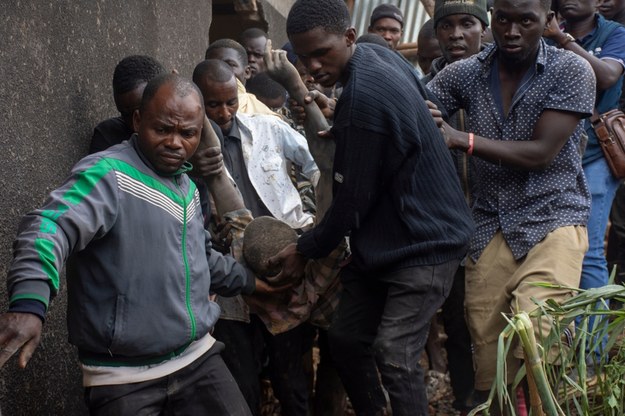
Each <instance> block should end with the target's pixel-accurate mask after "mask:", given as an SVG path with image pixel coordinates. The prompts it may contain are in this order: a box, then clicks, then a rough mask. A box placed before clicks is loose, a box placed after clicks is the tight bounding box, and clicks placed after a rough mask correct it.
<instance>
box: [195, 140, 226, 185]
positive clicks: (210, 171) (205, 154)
mask: <svg viewBox="0 0 625 416" xmlns="http://www.w3.org/2000/svg"><path fill="white" fill-rule="evenodd" d="M223 159H224V158H223V155H222V154H221V148H219V147H207V148H205V149H198V150H197V151H196V152H195V154H194V155H193V156H192V157H191V160H190V161H191V164H192V165H193V172H192V174H193V175H194V176H199V177H202V178H206V177H208V176H214V175H218V174H220V173H221V172H222V171H223V168H224V162H223Z"/></svg>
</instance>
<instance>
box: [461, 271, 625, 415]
mask: <svg viewBox="0 0 625 416" xmlns="http://www.w3.org/2000/svg"><path fill="white" fill-rule="evenodd" d="M537 285H539V286H543V287H546V288H558V289H563V290H570V291H572V292H574V293H576V295H575V296H573V297H571V298H569V299H568V300H566V301H565V302H562V303H560V304H559V303H557V302H555V301H553V300H548V301H546V302H538V301H536V300H534V301H535V303H536V304H537V309H536V310H534V311H533V312H532V313H530V314H527V313H525V312H522V313H519V314H516V315H514V316H511V317H508V316H506V317H505V318H506V319H507V320H508V326H507V327H506V328H505V329H504V331H502V333H501V334H500V336H499V344H498V353H497V375H496V379H495V382H494V383H493V386H492V388H491V392H490V395H489V398H488V400H487V401H486V402H485V403H483V404H482V405H481V406H478V407H477V408H475V409H473V411H472V412H471V413H469V415H489V414H490V410H491V409H493V408H498V409H500V410H501V411H503V413H504V414H507V415H511V416H514V415H516V414H517V412H516V403H515V400H514V399H515V397H514V395H513V394H511V393H510V391H516V388H517V387H518V386H519V385H520V383H521V382H522V381H523V380H527V381H528V386H529V393H530V398H531V400H530V406H531V413H530V414H531V415H534V416H536V415H543V414H544V415H549V416H569V415H615V416H616V415H623V414H625V346H624V343H623V341H622V340H623V334H624V332H625V309H623V308H622V307H619V308H613V309H610V307H609V303H610V302H612V303H613V304H618V305H621V304H623V303H625V287H624V286H622V285H615V284H609V285H607V286H604V287H602V288H596V289H589V290H582V289H578V288H570V287H562V286H556V285H552V284H543V283H539V284H537ZM542 319H548V320H550V322H552V329H551V332H550V333H549V334H542V333H540V331H539V334H538V335H539V339H541V340H543V341H542V342H540V343H539V342H537V340H536V337H535V332H534V325H535V324H536V323H539V322H540V321H541V320H542ZM576 321H577V326H576V329H575V331H574V336H572V337H571V336H570V334H572V333H573V331H570V329H571V328H572V327H573V326H574V325H575V322H576ZM539 328H540V326H539ZM567 335H568V336H567ZM517 341H518V342H520V344H521V345H522V347H523V351H524V353H525V358H526V359H525V361H524V364H523V365H522V366H521V368H520V370H519V371H518V373H517V374H516V376H515V377H514V380H508V379H507V375H506V374H507V367H506V357H507V356H508V353H509V352H510V349H511V348H512V346H513V345H515V343H516V342H517ZM587 351H597V353H594V352H593V353H587ZM548 358H549V359H548ZM526 376H527V377H526Z"/></svg>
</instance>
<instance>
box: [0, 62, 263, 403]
mask: <svg viewBox="0 0 625 416" xmlns="http://www.w3.org/2000/svg"><path fill="white" fill-rule="evenodd" d="M202 103H203V99H202V95H201V93H200V91H199V90H198V89H197V87H196V86H195V85H194V84H193V83H191V82H190V81H187V80H185V79H183V78H181V77H179V76H177V75H171V74H170V75H164V76H160V77H158V78H155V79H154V80H152V81H151V82H150V83H149V84H148V86H147V87H146V89H145V92H144V96H143V100H142V103H141V107H140V109H139V110H138V111H137V112H135V114H134V125H135V130H136V131H137V134H135V135H133V136H132V137H131V139H130V140H128V141H125V142H123V143H122V144H119V145H116V146H114V147H112V148H110V149H109V150H106V151H104V152H100V153H96V154H93V155H90V156H87V157H86V158H84V159H82V160H81V161H80V162H78V164H77V165H76V166H75V167H74V168H73V170H72V173H71V176H70V178H69V179H68V180H67V181H66V182H65V183H64V184H63V185H62V186H61V187H60V188H58V189H57V190H55V191H53V192H52V194H51V195H50V197H49V199H48V201H47V202H46V203H45V205H44V206H43V207H42V208H41V209H39V210H35V211H33V212H31V213H29V214H28V215H26V216H25V217H24V219H23V221H22V223H21V224H20V227H19V230H18V236H17V238H16V241H15V243H14V260H13V262H12V264H11V266H10V268H9V273H8V289H9V296H10V307H9V311H8V312H7V313H5V314H3V315H1V316H0V366H2V365H3V364H4V363H5V362H6V360H7V359H8V358H9V357H10V356H11V355H13V353H15V352H17V351H18V350H20V349H21V352H20V357H19V364H20V366H22V367H24V366H25V365H26V363H27V362H28V360H29V359H30V357H31V355H32V353H33V351H34V350H35V348H36V346H37V345H38V343H39V340H40V337H41V329H42V322H43V321H44V317H45V312H46V310H47V309H48V305H49V302H50V300H51V299H52V298H54V296H55V295H56V294H57V293H58V290H59V285H60V278H59V277H60V272H61V269H62V268H63V265H64V264H65V262H66V260H68V259H69V262H68V268H67V270H68V277H67V289H68V310H67V323H68V329H69V340H70V342H71V343H72V344H74V345H75V346H76V347H77V348H78V351H79V357H80V361H81V366H82V370H83V384H84V386H85V388H86V394H85V397H86V402H87V405H88V406H89V410H90V413H91V414H97V415H104V414H107V415H108V414H120V415H123V414H135V413H138V410H139V409H143V410H145V409H152V410H153V411H154V413H155V414H160V413H161V412H165V413H167V411H171V410H172V409H176V414H188V415H193V414H219V415H249V414H250V412H249V409H248V407H247V405H246V403H245V400H244V399H243V397H242V396H241V393H240V391H239V390H238V387H237V386H236V383H235V382H234V380H233V378H232V377H231V375H230V373H229V372H228V370H227V369H226V367H225V365H224V364H223V361H222V360H221V357H220V354H219V352H220V351H221V350H222V349H223V344H221V343H219V342H217V341H215V339H214V338H213V337H212V336H211V335H210V331H211V329H212V327H213V325H214V323H215V321H216V320H217V318H218V316H219V307H218V306H217V305H216V304H215V303H213V302H210V301H209V292H216V293H219V294H220V295H223V296H233V295H236V294H239V293H245V294H249V293H252V292H253V291H254V290H255V280H254V278H253V277H252V275H251V274H250V275H248V273H247V271H246V269H245V268H244V267H243V266H241V265H240V264H238V263H236V262H235V260H234V259H233V258H231V257H226V256H223V255H221V254H220V253H218V252H216V251H214V250H212V248H211V242H210V238H209V235H208V233H207V232H206V231H205V230H204V228H203V218H202V214H201V211H200V203H199V197H198V192H197V189H196V187H195V185H194V184H193V182H191V181H190V180H189V177H188V176H187V175H186V172H187V171H188V170H189V169H190V164H188V163H187V159H188V158H189V157H190V156H191V155H192V154H193V153H194V152H195V150H196V148H197V147H198V144H199V142H200V135H201V134H202V125H203V122H204V108H203V105H202Z"/></svg>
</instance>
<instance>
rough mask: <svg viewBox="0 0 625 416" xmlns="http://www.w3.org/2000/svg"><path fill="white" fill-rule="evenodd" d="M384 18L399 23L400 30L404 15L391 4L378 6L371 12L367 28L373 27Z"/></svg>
mask: <svg viewBox="0 0 625 416" xmlns="http://www.w3.org/2000/svg"><path fill="white" fill-rule="evenodd" d="M384 17H390V18H391V19H395V20H397V21H398V22H399V24H400V25H401V27H402V28H403V27H404V15H403V14H402V12H401V10H399V8H398V7H397V6H395V5H393V4H380V5H379V6H378V7H376V8H375V9H373V11H372V12H371V19H370V20H369V27H373V25H374V24H375V22H377V21H378V20H380V19H382V18H384Z"/></svg>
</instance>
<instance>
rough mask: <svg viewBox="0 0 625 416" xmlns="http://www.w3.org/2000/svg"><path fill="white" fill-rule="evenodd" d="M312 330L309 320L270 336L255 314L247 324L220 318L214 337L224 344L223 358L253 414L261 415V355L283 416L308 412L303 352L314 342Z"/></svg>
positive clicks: (293, 415)
mask: <svg viewBox="0 0 625 416" xmlns="http://www.w3.org/2000/svg"><path fill="white" fill-rule="evenodd" d="M314 335H315V332H314V329H313V327H312V325H310V324H309V323H307V322H305V323H302V324H300V325H298V326H297V327H295V328H293V329H291V330H289V331H287V332H284V333H282V334H278V335H272V334H271V333H270V332H269V331H267V328H266V327H265V325H264V324H263V323H262V321H261V320H260V319H259V318H258V317H257V316H256V315H252V317H251V322H250V323H249V324H247V323H244V322H238V321H228V320H223V319H220V320H219V321H218V322H217V325H216V326H215V332H214V333H213V336H214V337H215V338H217V339H219V340H220V341H222V342H224V343H225V344H226V350H225V351H224V353H223V357H224V361H225V362H226V365H227V366H228V368H229V369H230V371H231V372H232V374H233V376H234V378H235V380H236V381H237V383H238V385H239V387H240V388H241V391H242V392H243V395H244V396H245V398H246V400H247V401H248V404H249V406H250V408H251V409H252V412H253V414H254V415H259V414H260V404H261V403H260V401H261V387H260V380H259V377H260V373H261V370H262V361H263V357H264V356H266V357H267V359H268V374H269V379H270V380H271V385H272V387H273V392H274V395H275V396H276V398H277V399H278V400H279V401H280V408H281V414H282V415H283V416H306V415H308V413H309V389H308V378H307V374H306V371H305V369H304V362H303V355H304V353H305V352H307V351H308V350H309V349H310V348H311V347H312V343H313V338H314Z"/></svg>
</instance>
